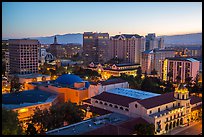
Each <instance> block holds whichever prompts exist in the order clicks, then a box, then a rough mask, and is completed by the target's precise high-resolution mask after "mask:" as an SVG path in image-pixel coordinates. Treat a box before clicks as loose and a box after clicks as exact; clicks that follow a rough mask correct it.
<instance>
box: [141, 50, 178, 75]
mask: <svg viewBox="0 0 204 137" xmlns="http://www.w3.org/2000/svg"><path fill="white" fill-rule="evenodd" d="M167 57H175V51H174V50H170V49H154V50H146V51H144V52H142V65H141V67H142V73H145V72H146V73H147V74H151V71H152V70H153V69H155V70H156V71H157V74H158V76H161V73H162V69H161V63H162V61H163V60H164V59H165V58H167Z"/></svg>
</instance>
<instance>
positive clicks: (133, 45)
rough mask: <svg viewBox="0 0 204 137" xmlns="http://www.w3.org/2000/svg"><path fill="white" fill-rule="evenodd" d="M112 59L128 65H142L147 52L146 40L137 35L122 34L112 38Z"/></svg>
mask: <svg viewBox="0 0 204 137" xmlns="http://www.w3.org/2000/svg"><path fill="white" fill-rule="evenodd" d="M110 45H111V46H110V49H109V51H110V58H118V59H122V60H123V61H124V62H128V63H136V64H140V63H141V53H142V52H143V51H145V38H144V37H143V36H140V35H137V34H121V35H116V36H113V37H111V38H110Z"/></svg>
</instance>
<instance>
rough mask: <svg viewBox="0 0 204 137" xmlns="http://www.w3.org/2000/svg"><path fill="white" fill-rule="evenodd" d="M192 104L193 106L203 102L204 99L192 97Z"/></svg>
mask: <svg viewBox="0 0 204 137" xmlns="http://www.w3.org/2000/svg"><path fill="white" fill-rule="evenodd" d="M190 99H191V100H190V103H191V105H193V104H196V103H199V102H202V98H200V97H197V96H190Z"/></svg>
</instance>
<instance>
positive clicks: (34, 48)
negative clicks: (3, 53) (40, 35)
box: [9, 39, 40, 74]
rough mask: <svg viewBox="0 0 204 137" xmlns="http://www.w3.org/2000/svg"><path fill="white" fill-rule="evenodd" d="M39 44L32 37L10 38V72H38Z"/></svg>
mask: <svg viewBox="0 0 204 137" xmlns="http://www.w3.org/2000/svg"><path fill="white" fill-rule="evenodd" d="M39 45H40V43H39V41H38V40H34V39H10V40H9V62H10V74H32V73H38V51H39Z"/></svg>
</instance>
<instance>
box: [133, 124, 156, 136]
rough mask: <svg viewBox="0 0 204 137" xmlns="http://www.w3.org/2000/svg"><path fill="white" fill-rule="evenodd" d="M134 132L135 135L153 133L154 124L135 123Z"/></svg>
mask: <svg viewBox="0 0 204 137" xmlns="http://www.w3.org/2000/svg"><path fill="white" fill-rule="evenodd" d="M135 133H136V134H137V135H154V133H155V126H154V124H148V123H143V124H141V123H140V124H136V125H135Z"/></svg>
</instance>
